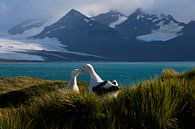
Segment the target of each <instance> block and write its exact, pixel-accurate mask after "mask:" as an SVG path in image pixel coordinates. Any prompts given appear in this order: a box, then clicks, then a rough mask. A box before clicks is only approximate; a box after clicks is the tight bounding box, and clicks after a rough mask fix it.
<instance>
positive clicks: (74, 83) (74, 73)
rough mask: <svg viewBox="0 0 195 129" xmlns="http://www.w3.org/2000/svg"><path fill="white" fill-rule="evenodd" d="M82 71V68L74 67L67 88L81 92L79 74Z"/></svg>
mask: <svg viewBox="0 0 195 129" xmlns="http://www.w3.org/2000/svg"><path fill="white" fill-rule="evenodd" d="M81 72H82V70H80V69H74V70H73V71H72V73H71V79H70V81H69V82H68V84H67V85H66V86H65V87H64V89H67V90H73V91H75V92H79V86H78V84H77V76H78V75H79V74H80V73H81Z"/></svg>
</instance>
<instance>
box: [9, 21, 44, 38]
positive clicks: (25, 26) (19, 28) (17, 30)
mask: <svg viewBox="0 0 195 129" xmlns="http://www.w3.org/2000/svg"><path fill="white" fill-rule="evenodd" d="M45 22H46V20H45V19H34V20H26V21H24V22H22V23H20V24H18V25H15V26H13V27H12V28H10V29H9V30H8V33H10V34H22V33H24V32H25V31H26V30H31V29H33V28H39V27H41V26H42V25H43V24H44V23H45Z"/></svg>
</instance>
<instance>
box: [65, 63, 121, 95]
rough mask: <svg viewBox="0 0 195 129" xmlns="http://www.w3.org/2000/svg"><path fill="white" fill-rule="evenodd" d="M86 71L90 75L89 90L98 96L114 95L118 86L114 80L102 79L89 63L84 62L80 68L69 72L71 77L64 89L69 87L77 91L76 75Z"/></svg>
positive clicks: (118, 88)
mask: <svg viewBox="0 0 195 129" xmlns="http://www.w3.org/2000/svg"><path fill="white" fill-rule="evenodd" d="M85 71H88V73H89V76H90V83H89V88H88V90H89V92H92V93H95V94H96V95H98V96H102V95H105V94H107V95H109V96H110V95H111V96H114V97H116V96H117V94H118V91H119V90H120V87H119V86H118V83H117V81H116V80H106V81H105V80H102V79H101V77H100V76H99V75H98V74H97V73H96V72H95V70H94V68H93V66H92V65H91V64H86V65H85V66H84V67H83V68H81V69H74V70H73V71H72V73H71V79H70V81H69V82H68V84H67V85H66V86H65V89H71V90H73V91H75V92H77V93H78V92H79V86H78V84H77V76H79V75H80V74H81V73H82V72H85Z"/></svg>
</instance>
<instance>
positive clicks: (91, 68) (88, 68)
mask: <svg viewBox="0 0 195 129" xmlns="http://www.w3.org/2000/svg"><path fill="white" fill-rule="evenodd" d="M82 71H94V68H93V66H92V65H91V64H86V65H85V66H84V67H83V68H82Z"/></svg>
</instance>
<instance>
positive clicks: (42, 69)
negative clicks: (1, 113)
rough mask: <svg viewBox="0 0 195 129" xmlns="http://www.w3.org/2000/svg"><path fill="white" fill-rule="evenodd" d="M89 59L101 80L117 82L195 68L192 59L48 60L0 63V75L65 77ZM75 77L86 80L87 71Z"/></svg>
mask: <svg viewBox="0 0 195 129" xmlns="http://www.w3.org/2000/svg"><path fill="white" fill-rule="evenodd" d="M86 63H91V64H92V65H93V66H94V68H95V70H96V71H97V73H98V74H99V75H100V76H101V77H102V78H103V79H105V80H113V79H115V80H117V81H118V82H119V84H123V85H125V84H133V83H136V82H138V81H143V80H148V79H152V78H154V77H156V76H159V75H160V74H161V72H162V70H163V69H175V70H176V71H178V72H185V71H188V70H191V69H193V68H195V62H50V63H1V64H0V77H16V76H33V77H39V78H43V79H49V80H69V79H70V73H71V71H72V70H73V69H76V68H81V67H83V66H84V65H85V64H86ZM78 80H84V81H87V82H89V76H88V74H87V73H83V74H82V75H81V76H79V78H78Z"/></svg>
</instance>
